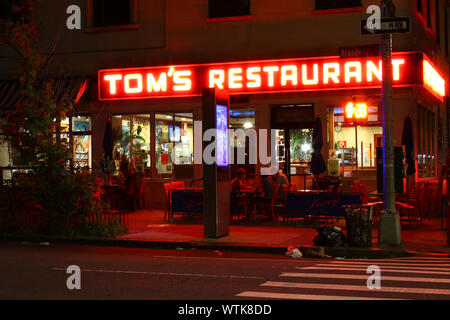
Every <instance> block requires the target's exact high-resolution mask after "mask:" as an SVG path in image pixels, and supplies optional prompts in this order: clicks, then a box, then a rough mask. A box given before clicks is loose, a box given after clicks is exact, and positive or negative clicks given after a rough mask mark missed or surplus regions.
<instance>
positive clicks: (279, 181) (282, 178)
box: [272, 170, 289, 201]
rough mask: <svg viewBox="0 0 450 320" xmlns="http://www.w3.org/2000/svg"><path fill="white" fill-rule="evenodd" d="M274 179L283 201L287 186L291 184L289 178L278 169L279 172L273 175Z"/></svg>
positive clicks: (280, 198)
mask: <svg viewBox="0 0 450 320" xmlns="http://www.w3.org/2000/svg"><path fill="white" fill-rule="evenodd" d="M272 180H273V184H274V185H275V188H276V190H277V193H278V198H279V200H280V201H283V200H284V195H285V188H286V186H289V180H288V178H287V177H286V175H285V174H284V173H283V172H282V171H281V170H278V171H277V173H276V174H275V175H274V176H273V177H272Z"/></svg>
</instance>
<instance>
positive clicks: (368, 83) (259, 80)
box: [98, 53, 445, 100]
mask: <svg viewBox="0 0 450 320" xmlns="http://www.w3.org/2000/svg"><path fill="white" fill-rule="evenodd" d="M424 61H427V64H426V66H425V65H424ZM392 71H393V84H394V86H396V87H401V86H413V85H424V84H426V86H425V87H426V88H427V89H428V90H431V91H432V93H433V94H434V95H439V96H441V97H443V96H445V81H444V79H443V78H442V77H441V76H439V73H438V72H437V70H436V69H435V68H434V67H433V66H432V65H431V63H429V62H428V59H426V58H425V57H424V56H423V54H421V53H395V54H394V55H393V59H392ZM421 73H424V74H421ZM425 73H426V75H425ZM98 78H99V88H98V89H99V100H128V99H150V98H163V97H164V98H167V97H190V96H200V95H201V89H202V88H218V89H225V90H227V91H228V92H229V93H230V94H258V93H274V92H301V91H323V90H343V89H357V88H362V89H366V88H380V87H381V80H382V61H381V59H380V58H379V57H359V58H348V59H340V58H339V57H319V58H300V59H282V60H261V61H242V62H231V63H214V64H202V65H175V66H165V67H144V68H127V69H107V70H100V71H99V72H98ZM436 79H438V80H439V81H438V82H437V85H435V83H436ZM442 82H443V84H444V90H442Z"/></svg>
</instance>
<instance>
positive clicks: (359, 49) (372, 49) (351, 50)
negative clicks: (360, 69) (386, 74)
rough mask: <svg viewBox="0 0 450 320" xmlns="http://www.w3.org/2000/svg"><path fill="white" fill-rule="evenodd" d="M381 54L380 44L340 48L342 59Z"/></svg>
mask: <svg viewBox="0 0 450 320" xmlns="http://www.w3.org/2000/svg"><path fill="white" fill-rule="evenodd" d="M379 55H380V45H379V44H375V45H367V46H356V47H341V48H339V56H340V57H341V59H347V58H366V57H377V56H379Z"/></svg>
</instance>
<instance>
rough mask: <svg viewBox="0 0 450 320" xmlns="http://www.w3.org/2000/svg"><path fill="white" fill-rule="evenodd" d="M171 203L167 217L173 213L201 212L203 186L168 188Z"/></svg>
mask: <svg viewBox="0 0 450 320" xmlns="http://www.w3.org/2000/svg"><path fill="white" fill-rule="evenodd" d="M169 195H170V199H171V200H172V205H171V208H170V212H169V217H173V214H174V213H185V214H186V213H191V214H196V213H203V188H170V189H169Z"/></svg>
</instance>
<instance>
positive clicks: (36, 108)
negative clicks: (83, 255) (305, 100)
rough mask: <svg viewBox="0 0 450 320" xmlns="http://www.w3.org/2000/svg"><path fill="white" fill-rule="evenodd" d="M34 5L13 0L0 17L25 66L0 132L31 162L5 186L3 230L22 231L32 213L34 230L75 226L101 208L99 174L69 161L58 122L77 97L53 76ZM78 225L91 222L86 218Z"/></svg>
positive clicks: (1, 32) (0, 192) (0, 199)
mask: <svg viewBox="0 0 450 320" xmlns="http://www.w3.org/2000/svg"><path fill="white" fill-rule="evenodd" d="M33 5H34V1H33V0H17V1H14V2H13V4H12V7H11V12H12V13H13V14H12V15H10V16H9V17H7V18H6V19H0V25H1V26H2V27H1V29H0V42H3V43H6V44H8V45H9V46H11V47H12V48H14V49H15V51H16V52H17V59H18V62H19V66H20V68H19V70H18V72H17V74H16V75H15V76H16V79H17V81H18V82H19V84H20V97H21V98H20V100H19V102H18V103H17V104H16V105H15V109H14V111H13V112H10V113H8V114H7V115H6V119H5V120H6V121H3V122H2V124H1V128H0V132H1V133H2V139H6V140H7V141H9V142H10V143H11V144H12V146H13V147H14V149H15V150H16V153H17V155H16V156H17V159H16V160H17V161H18V162H19V164H20V165H23V166H27V167H29V168H31V170H30V171H29V172H28V173H27V174H26V175H25V176H23V177H22V178H21V179H16V180H14V181H13V183H10V184H9V185H7V186H2V187H1V189H0V209H1V212H2V213H3V215H1V217H0V220H1V221H0V230H2V228H6V229H8V230H9V229H11V230H15V231H17V230H22V231H23V228H21V226H20V221H21V219H22V218H23V217H29V216H30V215H31V216H30V217H31V218H30V219H32V220H33V219H36V221H35V223H31V224H25V225H27V226H29V227H30V230H34V231H39V232H42V230H45V231H46V232H48V233H52V234H55V233H60V232H62V231H63V230H66V231H67V230H71V229H72V231H73V232H76V230H74V228H76V227H77V225H76V224H73V221H87V220H88V218H89V217H91V216H94V215H96V214H98V213H99V210H100V208H99V205H98V202H99V201H98V200H97V199H98V198H97V197H96V195H95V194H96V192H97V190H96V188H97V187H96V184H95V178H96V176H95V175H93V174H91V173H90V172H89V171H86V170H83V169H75V170H73V169H71V168H70V166H69V164H70V161H71V158H72V148H71V146H70V145H65V144H63V143H61V139H60V127H59V126H60V121H61V119H64V118H65V117H66V115H67V114H68V113H69V112H70V111H71V110H72V109H73V104H74V101H73V98H70V97H69V95H64V94H63V95H62V96H61V95H60V94H57V92H58V89H60V88H58V87H57V83H56V81H55V80H54V79H53V78H50V77H49V76H48V75H49V73H50V72H49V68H50V63H51V57H50V56H47V55H45V54H43V53H41V52H40V51H39V50H38V49H37V41H38V39H37V31H36V29H35V26H34V25H33V23H32V19H30V18H29V17H31V13H32V8H33ZM16 164H17V163H16ZM17 221H19V222H17ZM22 222H23V221H22ZM18 224H19V225H18ZM78 225H81V226H82V227H83V228H86V224H85V223H82V224H78ZM3 230H4V229H3Z"/></svg>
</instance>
